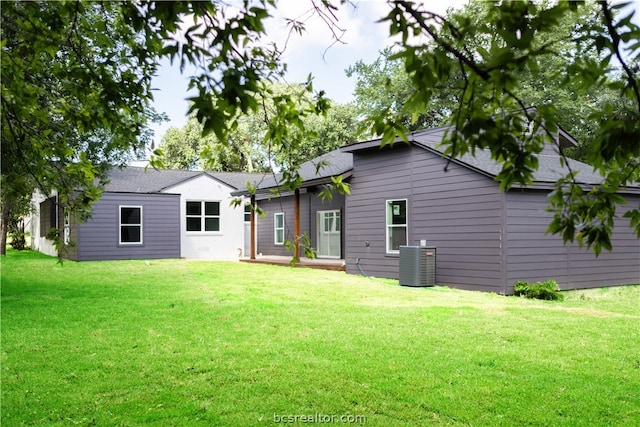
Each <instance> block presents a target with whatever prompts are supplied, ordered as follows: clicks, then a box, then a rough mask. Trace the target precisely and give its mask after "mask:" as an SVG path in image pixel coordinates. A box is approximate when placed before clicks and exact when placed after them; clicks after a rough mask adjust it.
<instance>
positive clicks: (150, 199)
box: [31, 167, 261, 261]
mask: <svg viewBox="0 0 640 427" xmlns="http://www.w3.org/2000/svg"><path fill="white" fill-rule="evenodd" d="M260 176H261V175H257V174H247V173H235V172H201V171H183V170H155V169H145V168H140V167H126V168H123V169H114V170H112V171H111V172H110V175H109V183H108V184H107V185H106V186H105V187H104V191H103V193H102V195H101V197H100V199H99V200H98V201H97V202H96V203H95V204H94V205H93V209H92V216H91V218H90V219H89V220H87V221H85V222H81V223H78V222H76V221H74V219H73V218H71V217H70V216H69V215H66V214H65V212H64V211H63V210H62V209H61V208H60V207H59V205H58V204H57V203H56V196H55V194H54V195H52V196H51V197H44V196H42V195H41V194H40V195H36V197H35V198H34V216H35V218H36V220H34V221H32V229H31V236H32V244H31V246H32V248H34V249H36V250H39V251H41V252H44V253H47V254H49V255H57V251H56V249H55V247H54V246H53V243H52V241H51V240H48V239H47V238H46V236H47V233H48V232H49V230H51V229H52V228H56V229H58V230H62V233H63V234H62V237H63V239H64V240H65V242H69V243H71V244H70V245H68V246H66V247H65V250H64V253H63V257H65V258H68V259H71V260H76V261H88V260H107V259H109V260H116V259H151V258H188V259H209V260H237V259H238V258H239V257H240V256H242V255H243V254H244V252H245V250H246V247H245V245H246V244H247V243H248V240H247V241H245V235H247V227H248V225H247V224H248V221H247V219H248V216H247V213H246V211H245V209H242V208H237V207H234V206H231V205H230V202H231V200H232V199H233V196H231V192H232V191H234V190H237V189H238V188H243V187H245V186H246V185H247V182H253V181H257V180H258V179H259V177H260Z"/></svg>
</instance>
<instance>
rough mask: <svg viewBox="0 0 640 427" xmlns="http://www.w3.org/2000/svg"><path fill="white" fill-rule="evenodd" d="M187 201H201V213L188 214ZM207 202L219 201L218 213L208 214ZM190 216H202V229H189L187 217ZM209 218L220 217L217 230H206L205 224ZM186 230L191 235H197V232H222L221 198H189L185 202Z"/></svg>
mask: <svg viewBox="0 0 640 427" xmlns="http://www.w3.org/2000/svg"><path fill="white" fill-rule="evenodd" d="M187 203H200V212H201V214H200V215H189V214H187ZM205 203H217V204H218V215H207V214H206V205H205ZM188 218H200V230H199V231H196V230H187V219H188ZM207 218H218V230H216V231H206V230H205V224H206V219H207ZM184 231H185V233H187V234H189V235H197V234H209V235H211V234H222V202H221V201H220V200H202V199H199V200H194V199H189V200H185V202H184Z"/></svg>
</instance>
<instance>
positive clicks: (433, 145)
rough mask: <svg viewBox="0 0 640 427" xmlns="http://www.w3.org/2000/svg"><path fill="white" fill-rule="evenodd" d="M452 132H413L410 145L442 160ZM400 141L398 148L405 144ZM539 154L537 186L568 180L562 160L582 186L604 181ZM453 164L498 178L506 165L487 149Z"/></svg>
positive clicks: (366, 145)
mask: <svg viewBox="0 0 640 427" xmlns="http://www.w3.org/2000/svg"><path fill="white" fill-rule="evenodd" d="M448 129H451V128H450V127H448V126H445V127H439V128H433V129H426V130H420V131H415V132H411V133H409V134H408V135H407V138H408V140H409V142H411V143H413V144H415V145H416V146H419V147H422V148H425V149H426V150H428V151H431V152H434V153H436V154H438V155H440V156H442V155H443V149H442V147H440V146H439V145H440V143H441V142H442V139H443V137H444V135H445V132H446V131H447V130H448ZM380 142H381V140H380V139H375V140H371V141H365V142H359V143H355V144H351V145H348V146H345V147H343V150H345V151H347V152H353V151H359V150H365V149H374V148H379V147H380ZM402 143H403V142H401V141H400V140H398V141H397V142H396V144H402ZM547 153H548V151H545V153H544V154H539V155H538V156H537V157H538V169H537V170H536V171H535V172H534V173H533V181H534V183H538V184H543V183H545V184H546V183H555V182H556V181H557V180H558V179H560V178H562V177H564V176H565V175H566V174H567V173H568V172H569V169H568V168H567V166H563V164H562V160H566V162H567V164H568V167H569V168H571V170H572V171H578V174H577V176H576V180H577V182H579V183H581V184H600V183H601V182H602V181H603V180H604V178H603V177H602V176H601V175H600V174H598V173H597V172H594V170H593V167H591V166H589V165H587V164H585V163H582V162H579V161H577V160H573V159H563V158H562V157H561V156H559V155H557V154H556V155H552V154H547ZM452 161H453V162H455V163H458V164H461V165H463V166H465V167H467V168H469V169H472V170H475V171H476V172H479V173H482V174H484V175H487V176H490V177H492V178H493V177H495V176H497V175H498V174H499V173H500V171H501V170H502V165H501V164H500V163H498V162H496V161H495V160H493V159H492V158H491V152H490V151H489V150H487V149H483V150H480V149H479V150H476V152H475V154H470V153H468V154H465V155H463V156H460V157H457V158H455V159H452Z"/></svg>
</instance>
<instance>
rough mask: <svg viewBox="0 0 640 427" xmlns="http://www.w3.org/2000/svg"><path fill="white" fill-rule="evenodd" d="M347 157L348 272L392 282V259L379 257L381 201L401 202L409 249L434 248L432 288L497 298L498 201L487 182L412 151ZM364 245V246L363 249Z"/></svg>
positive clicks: (394, 258)
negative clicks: (349, 168) (349, 167)
mask: <svg viewBox="0 0 640 427" xmlns="http://www.w3.org/2000/svg"><path fill="white" fill-rule="evenodd" d="M393 151H394V153H393V155H390V153H389V152H388V150H373V151H369V152H365V153H362V152H361V153H354V169H353V177H352V181H351V189H352V190H351V191H352V193H351V195H350V196H348V197H347V201H346V215H345V216H346V226H345V229H346V239H345V240H346V242H347V243H346V253H347V254H348V256H347V260H346V264H347V272H349V273H354V274H359V269H358V266H357V265H356V259H359V261H360V266H361V267H362V268H363V270H364V271H365V273H366V274H368V275H372V276H379V277H389V278H396V279H397V278H398V268H399V258H398V255H389V254H386V253H385V252H386V248H385V221H386V219H385V209H386V208H385V202H386V200H389V199H405V198H406V199H407V200H408V217H409V219H408V221H409V224H408V227H409V242H408V243H409V245H417V244H419V242H420V240H426V241H427V245H429V246H435V247H436V248H437V271H436V273H437V274H436V281H437V283H438V284H440V285H452V286H456V287H460V288H465V289H477V290H485V291H492V292H501V291H502V289H501V288H502V281H501V277H502V272H503V268H504V267H503V259H502V251H501V235H502V215H503V213H502V195H501V193H499V191H498V189H497V185H496V184H495V182H493V180H492V179H490V178H488V177H485V176H483V175H480V174H478V173H476V172H473V171H471V170H469V169H466V168H464V167H462V166H459V165H457V164H453V163H452V164H449V168H448V171H447V172H445V171H444V168H445V166H446V165H447V161H446V160H445V159H443V158H441V157H440V156H438V155H436V154H433V153H431V152H428V151H426V150H424V149H422V148H417V147H414V146H410V147H409V146H396V147H395V148H393ZM365 242H369V246H366V243H365Z"/></svg>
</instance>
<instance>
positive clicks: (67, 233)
mask: <svg viewBox="0 0 640 427" xmlns="http://www.w3.org/2000/svg"><path fill="white" fill-rule="evenodd" d="M63 232H64V235H63V241H64V244H65V245H68V244H69V242H71V213H70V212H69V211H68V210H66V209H65V210H64V231H63Z"/></svg>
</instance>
